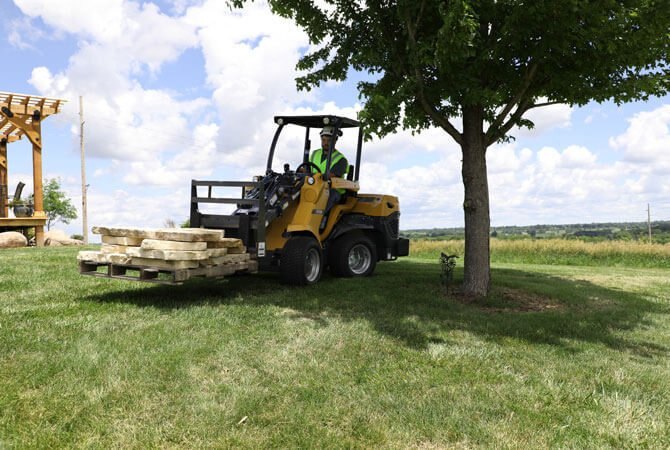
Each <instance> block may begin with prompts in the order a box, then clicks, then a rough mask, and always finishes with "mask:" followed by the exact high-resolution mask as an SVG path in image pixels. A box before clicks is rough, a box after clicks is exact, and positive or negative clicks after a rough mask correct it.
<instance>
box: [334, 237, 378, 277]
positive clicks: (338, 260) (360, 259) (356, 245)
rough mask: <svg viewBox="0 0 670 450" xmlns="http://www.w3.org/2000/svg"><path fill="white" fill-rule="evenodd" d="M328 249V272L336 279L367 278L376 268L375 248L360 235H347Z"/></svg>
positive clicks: (368, 239)
mask: <svg viewBox="0 0 670 450" xmlns="http://www.w3.org/2000/svg"><path fill="white" fill-rule="evenodd" d="M331 245H332V246H331V248H330V257H329V265H330V272H331V273H332V274H333V275H335V276H336V277H368V276H370V275H372V273H373V272H374V271H375V267H376V266H377V247H376V246H375V244H374V242H372V240H371V239H370V238H369V237H367V236H365V235H364V234H362V233H356V232H354V233H348V234H345V235H344V236H342V237H340V238H338V239H337V240H336V241H335V242H333V244H331Z"/></svg>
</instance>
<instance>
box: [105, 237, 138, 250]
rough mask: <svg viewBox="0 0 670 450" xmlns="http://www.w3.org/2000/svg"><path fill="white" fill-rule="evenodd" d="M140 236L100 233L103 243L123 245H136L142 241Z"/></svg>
mask: <svg viewBox="0 0 670 450" xmlns="http://www.w3.org/2000/svg"><path fill="white" fill-rule="evenodd" d="M142 240H143V239H142V238H141V237H130V236H108V235H105V234H103V235H102V243H103V244H112V245H125V246H130V247H137V246H139V245H140V244H141V243H142Z"/></svg>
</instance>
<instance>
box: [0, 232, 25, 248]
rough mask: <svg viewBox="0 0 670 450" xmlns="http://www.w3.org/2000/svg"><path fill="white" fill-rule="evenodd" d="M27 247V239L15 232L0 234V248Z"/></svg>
mask: <svg viewBox="0 0 670 450" xmlns="http://www.w3.org/2000/svg"><path fill="white" fill-rule="evenodd" d="M27 245H28V239H26V237H25V236H24V235H22V234H21V233H19V232H17V231H6V232H4V233H0V248H18V247H25V246H27Z"/></svg>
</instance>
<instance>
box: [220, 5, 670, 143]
mask: <svg viewBox="0 0 670 450" xmlns="http://www.w3.org/2000/svg"><path fill="white" fill-rule="evenodd" d="M244 3H245V1H243V0H235V1H232V2H231V4H232V5H234V6H238V7H239V6H242V5H243V4H244ZM269 3H270V6H271V8H272V10H273V11H274V12H275V13H277V14H279V15H281V16H283V17H287V18H291V19H293V20H294V21H295V22H296V23H297V24H298V25H299V26H300V27H301V28H303V29H304V30H305V31H306V32H307V34H308V36H309V38H310V40H311V42H312V43H314V44H316V45H318V46H319V48H318V49H317V50H316V51H314V52H312V53H309V54H307V55H305V56H303V57H302V59H301V60H300V61H299V63H298V68H299V69H301V70H304V71H306V72H307V73H306V74H305V75H304V76H301V77H300V78H298V80H297V83H298V87H299V88H301V89H310V88H311V87H314V86H318V85H319V84H320V83H321V82H324V81H326V80H344V79H345V78H346V77H347V73H348V71H349V70H350V68H353V69H355V70H358V71H363V72H368V73H370V74H372V75H373V77H372V78H373V81H366V82H361V83H359V85H358V88H359V92H360V95H361V97H362V98H363V99H364V103H365V106H364V108H363V111H362V113H361V116H362V119H363V120H364V122H365V124H366V126H367V127H368V131H369V132H371V133H374V134H377V135H379V136H383V135H385V134H388V133H391V132H393V131H395V130H396V129H397V128H398V127H400V126H402V127H404V128H409V129H415V130H421V129H424V128H427V127H430V126H439V127H441V128H443V129H444V130H445V131H447V132H448V133H449V134H450V135H451V136H452V137H453V138H454V139H456V141H457V142H459V143H460V144H462V135H461V133H459V132H458V130H457V129H456V128H455V127H454V126H453V125H452V123H451V122H450V119H451V118H454V117H458V116H461V115H462V114H463V109H464V107H470V106H473V107H477V108H478V109H480V110H481V111H482V113H483V118H484V120H485V121H486V123H487V124H488V125H489V127H488V130H487V131H486V140H485V145H486V146H488V145H490V144H492V143H494V142H496V141H498V140H501V139H505V138H506V137H507V135H508V132H509V131H510V130H511V129H512V127H514V126H515V125H517V126H518V125H521V126H532V123H531V122H529V121H528V120H525V119H524V118H523V115H524V113H526V112H527V111H528V110H530V109H532V108H536V107H539V106H545V105H549V104H554V103H566V104H570V105H584V104H586V103H588V102H590V101H597V102H602V101H606V100H613V101H614V102H616V103H623V102H629V101H634V100H645V99H647V98H648V97H649V96H652V95H654V96H661V95H664V94H666V93H667V92H668V89H669V87H670V82H669V78H670V69H669V66H668V49H669V48H670V26H669V25H670V2H669V1H667V0H560V1H559V0H532V1H523V0H446V1H444V0H442V1H438V0H322V1H320V2H313V1H311V0H270V1H269Z"/></svg>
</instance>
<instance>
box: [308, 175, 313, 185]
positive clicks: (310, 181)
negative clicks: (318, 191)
mask: <svg viewBox="0 0 670 450" xmlns="http://www.w3.org/2000/svg"><path fill="white" fill-rule="evenodd" d="M307 184H309V185H312V184H314V177H307Z"/></svg>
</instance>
